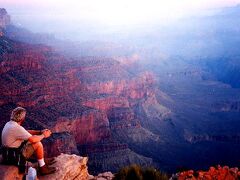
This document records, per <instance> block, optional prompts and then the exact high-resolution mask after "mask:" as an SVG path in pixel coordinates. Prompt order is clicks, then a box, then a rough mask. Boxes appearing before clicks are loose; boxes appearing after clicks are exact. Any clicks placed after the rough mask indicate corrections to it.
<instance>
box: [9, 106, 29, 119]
mask: <svg viewBox="0 0 240 180" xmlns="http://www.w3.org/2000/svg"><path fill="white" fill-rule="evenodd" d="M26 112H27V111H26V109H24V108H22V107H17V108H15V109H14V110H13V111H12V114H11V118H10V119H11V120H12V121H16V122H20V121H21V120H22V119H23V118H24V116H23V113H26Z"/></svg>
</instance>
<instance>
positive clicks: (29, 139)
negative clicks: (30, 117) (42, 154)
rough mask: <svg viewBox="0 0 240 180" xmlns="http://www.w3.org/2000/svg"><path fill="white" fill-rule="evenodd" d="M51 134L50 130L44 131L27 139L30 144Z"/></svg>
mask: <svg viewBox="0 0 240 180" xmlns="http://www.w3.org/2000/svg"><path fill="white" fill-rule="evenodd" d="M51 134H52V132H51V131H50V130H44V131H43V132H42V134H41V135H33V136H31V137H29V138H28V141H29V142H30V143H37V142H40V141H41V140H42V139H43V138H48V137H49V136H51Z"/></svg>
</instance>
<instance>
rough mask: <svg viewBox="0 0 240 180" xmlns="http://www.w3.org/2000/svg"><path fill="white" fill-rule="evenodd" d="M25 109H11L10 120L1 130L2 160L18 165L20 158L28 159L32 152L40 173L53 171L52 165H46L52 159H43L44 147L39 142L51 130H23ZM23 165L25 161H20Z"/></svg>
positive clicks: (47, 135) (46, 136) (49, 133)
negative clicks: (35, 157)
mask: <svg viewBox="0 0 240 180" xmlns="http://www.w3.org/2000/svg"><path fill="white" fill-rule="evenodd" d="M25 116H26V110H25V109H24V108H22V107H17V108H15V109H14V110H13V111H12V114H11V118H10V121H9V122H7V123H6V124H5V126H4V128H3V131H2V145H3V161H4V162H5V163H7V164H15V165H18V166H20V164H21V160H22V159H24V161H23V162H25V160H26V159H28V158H29V157H30V156H31V155H32V154H33V153H35V155H36V156H37V160H38V164H39V167H40V168H39V169H40V174H42V175H45V174H50V173H53V172H55V170H56V169H55V168H54V167H48V165H49V164H51V163H53V161H54V160H53V159H50V160H48V161H46V160H45V161H46V162H45V161H44V149H43V145H42V143H41V140H42V139H43V138H48V137H49V136H50V135H51V131H50V130H48V129H44V130H42V131H37V130H28V131H27V130H25V129H24V128H23V127H22V126H21V124H22V123H23V122H24V120H25ZM45 163H46V164H45ZM22 164H23V166H24V165H25V163H22Z"/></svg>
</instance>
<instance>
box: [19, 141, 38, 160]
mask: <svg viewBox="0 0 240 180" xmlns="http://www.w3.org/2000/svg"><path fill="white" fill-rule="evenodd" d="M34 151H35V150H34V148H33V145H32V144H31V143H30V142H28V141H27V142H25V144H24V145H23V147H22V149H21V152H22V155H23V156H24V157H25V158H26V159H29V158H30V157H31V156H32V155H33V153H34Z"/></svg>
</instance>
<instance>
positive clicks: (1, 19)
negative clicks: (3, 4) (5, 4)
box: [0, 8, 11, 29]
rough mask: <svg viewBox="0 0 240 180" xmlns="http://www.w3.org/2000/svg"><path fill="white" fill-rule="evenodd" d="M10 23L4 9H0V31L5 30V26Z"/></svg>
mask: <svg viewBox="0 0 240 180" xmlns="http://www.w3.org/2000/svg"><path fill="white" fill-rule="evenodd" d="M10 22H11V19H10V16H9V15H8V13H7V11H6V9H4V8H0V29H1V28H3V29H5V28H6V26H7V25H9V24H10Z"/></svg>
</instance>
